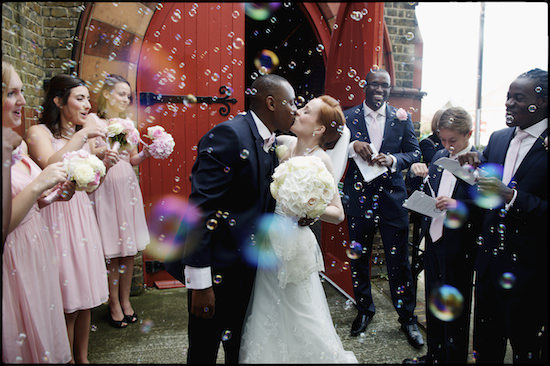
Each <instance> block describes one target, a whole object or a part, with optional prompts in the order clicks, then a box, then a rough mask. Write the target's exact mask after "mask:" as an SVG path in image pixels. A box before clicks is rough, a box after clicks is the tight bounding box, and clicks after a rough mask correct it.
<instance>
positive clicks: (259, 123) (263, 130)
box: [250, 111, 271, 140]
mask: <svg viewBox="0 0 550 366" xmlns="http://www.w3.org/2000/svg"><path fill="white" fill-rule="evenodd" d="M250 114H251V115H252V118H253V119H254V123H256V128H257V129H258V133H259V134H260V136H261V137H262V138H263V139H264V140H265V139H268V138H270V137H271V132H269V128H267V127H266V125H264V123H263V122H262V120H261V119H260V118H259V117H258V116H257V115H256V113H254V112H253V111H250Z"/></svg>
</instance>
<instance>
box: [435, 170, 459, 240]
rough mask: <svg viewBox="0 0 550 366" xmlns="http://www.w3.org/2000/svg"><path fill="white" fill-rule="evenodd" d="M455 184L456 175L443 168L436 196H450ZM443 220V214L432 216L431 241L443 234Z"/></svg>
mask: <svg viewBox="0 0 550 366" xmlns="http://www.w3.org/2000/svg"><path fill="white" fill-rule="evenodd" d="M455 184H456V177H455V176H454V175H453V173H451V172H450V171H448V170H447V169H445V170H443V173H442V174H441V181H440V182H439V189H438V190H437V196H438V197H439V196H446V197H451V196H452V194H453V190H454V188H455ZM444 221H445V215H442V216H439V217H436V218H432V223H431V225H430V236H431V237H432V242H434V243H435V242H436V241H438V240H439V238H441V235H443V223H444Z"/></svg>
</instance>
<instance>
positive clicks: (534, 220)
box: [476, 128, 548, 311]
mask: <svg viewBox="0 0 550 366" xmlns="http://www.w3.org/2000/svg"><path fill="white" fill-rule="evenodd" d="M514 132H515V130H514V128H505V129H503V130H499V131H495V132H494V133H493V134H492V135H491V137H490V139H489V143H488V144H487V147H486V148H485V150H484V151H483V154H482V156H481V161H482V162H484V163H493V164H499V165H501V166H504V160H505V158H506V152H507V150H508V147H509V145H510V141H511V140H512V138H513V136H514ZM547 136H548V129H546V130H545V131H544V132H543V133H542V134H541V135H540V136H539V138H538V139H537V140H536V141H535V143H534V144H533V146H532V147H531V149H530V150H529V152H528V153H527V155H526V156H525V158H524V159H523V161H522V162H521V164H520V165H519V167H518V169H517V171H516V174H515V178H513V179H512V182H510V186H515V189H516V190H517V197H516V200H515V202H514V204H513V206H512V207H511V208H510V211H509V212H508V213H506V214H505V215H503V214H502V212H501V208H502V207H503V206H504V204H503V205H502V206H501V207H497V208H495V209H492V210H487V212H486V214H485V218H484V224H483V228H484V231H483V236H482V237H483V243H482V245H481V247H480V252H479V253H478V259H477V263H476V270H477V271H478V275H479V276H480V278H481V277H483V276H484V275H485V274H486V273H485V272H489V273H488V276H489V277H486V278H488V280H489V281H491V284H490V286H492V285H494V286H499V281H500V277H501V275H502V274H503V273H505V272H509V273H511V274H513V276H514V277H515V283H514V286H513V287H512V289H509V290H507V291H510V292H517V295H520V296H523V295H524V294H526V293H531V295H533V292H534V291H535V292H537V293H543V292H544V293H546V289H547V285H546V284H547V269H546V266H547V263H548V256H547V253H548V249H547V247H548V147H547V146H546V145H545V143H544V139H545V138H546V137H547ZM514 181H515V182H516V183H514ZM501 231H502V234H503V235H501ZM523 291H527V292H526V293H523ZM538 305H541V304H538ZM545 311H546V310H545Z"/></svg>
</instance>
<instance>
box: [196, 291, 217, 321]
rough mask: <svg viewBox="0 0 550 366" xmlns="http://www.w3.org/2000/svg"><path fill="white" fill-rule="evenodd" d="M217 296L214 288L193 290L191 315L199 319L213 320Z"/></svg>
mask: <svg viewBox="0 0 550 366" xmlns="http://www.w3.org/2000/svg"><path fill="white" fill-rule="evenodd" d="M215 304H216V296H215V295H214V289H213V288H212V287H209V288H205V289H204V290H192V292H191V314H193V315H195V316H196V317H198V318H205V319H211V318H213V317H214V312H215V310H216V309H215Z"/></svg>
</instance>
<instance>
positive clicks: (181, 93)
mask: <svg viewBox="0 0 550 366" xmlns="http://www.w3.org/2000/svg"><path fill="white" fill-rule="evenodd" d="M258 4H260V3H223V2H222V3H203V2H196V3H171V2H167V3H150V2H143V3H141V2H116V3H103V2H93V3H88V5H87V7H86V11H85V12H84V13H83V15H82V19H81V22H80V24H79V31H78V38H79V39H80V40H81V43H80V44H79V46H78V47H76V48H75V55H74V56H75V60H76V61H77V70H76V71H77V72H78V74H79V76H81V77H82V78H83V79H84V80H87V81H89V82H90V90H91V91H92V93H91V96H92V106H94V105H95V98H96V95H97V94H96V91H97V90H99V86H100V83H101V81H102V80H103V78H104V74H105V73H119V74H121V75H123V76H125V77H126V78H127V79H128V80H129V81H130V84H131V85H132V86H133V89H134V90H136V98H135V99H136V100H137V101H139V100H140V98H143V99H142V101H143V104H140V103H139V102H138V103H135V104H134V106H133V108H134V113H133V118H134V119H135V120H136V121H137V123H138V127H139V128H140V130H141V132H142V133H146V131H147V127H149V126H152V125H162V126H163V127H165V128H166V129H167V130H168V132H170V133H172V135H173V136H174V137H175V139H176V149H175V150H174V153H173V155H172V156H171V157H170V158H169V159H168V160H164V161H154V160H152V161H148V162H147V163H145V164H142V166H140V185H141V188H142V191H143V193H144V201H145V210H146V213H147V214H149V213H150V210H151V207H152V206H153V205H154V204H155V203H157V202H158V201H159V199H160V198H161V197H162V196H163V195H167V194H172V195H175V196H177V197H180V198H182V199H186V198H187V197H188V195H189V192H190V187H189V183H188V176H189V173H190V171H191V166H192V164H193V162H194V159H195V155H196V152H195V150H194V149H195V145H196V143H197V142H198V139H199V138H200V137H201V136H202V135H203V134H204V133H205V132H206V131H207V130H208V129H209V128H210V127H212V126H213V125H215V124H217V123H219V122H221V121H223V120H225V119H228V118H230V117H231V116H232V115H235V114H236V113H238V112H240V111H244V110H246V102H245V91H246V88H247V87H248V86H250V84H251V83H252V81H253V79H252V77H253V75H254V72H257V73H259V72H258V70H257V69H256V66H255V65H254V60H255V59H256V56H257V55H258V53H259V52H260V51H262V50H264V49H267V50H270V51H272V52H273V54H275V55H277V57H278V59H279V65H278V66H277V71H276V72H277V73H279V74H281V75H283V76H285V77H286V78H287V79H289V81H290V82H291V83H292V84H293V85H294V87H295V89H296V92H297V95H298V96H302V97H303V98H304V101H307V100H309V99H310V98H311V97H313V96H317V95H320V94H322V93H325V92H326V93H329V94H331V95H332V96H334V97H336V98H337V99H340V100H341V102H342V104H343V106H344V108H346V107H348V106H349V105H353V104H355V103H356V102H357V101H356V99H354V100H350V98H349V95H350V91H349V90H348V86H349V87H350V88H351V93H353V94H355V95H356V96H357V99H358V98H359V96H360V92H357V91H355V90H354V89H355V88H360V86H359V83H360V80H355V79H357V78H356V77H355V78H353V79H351V78H350V77H349V73H348V69H349V66H353V67H354V68H355V69H356V71H357V75H361V76H362V75H364V73H365V70H368V68H369V67H371V65H372V64H374V63H377V64H380V61H382V64H386V65H387V67H388V68H389V69H390V73H391V72H392V71H391V64H392V62H391V45H389V43H388V42H387V36H386V35H384V36H382V30H384V23H383V8H384V4H383V3H361V2H357V3H355V2H354V3H295V4H294V3H291V2H284V3H261V4H262V5H258ZM274 4H277V5H274ZM250 6H258V7H260V9H259V10H260V11H262V10H267V11H266V12H264V18H263V19H261V18H255V17H254V15H253V13H247V10H250V9H252V10H254V8H247V7H250ZM262 7H264V9H262ZM265 7H267V9H266V8H265ZM367 10H368V14H369V17H368V18H367V17H364V18H363V21H361V22H358V21H357V19H355V20H354V19H353V16H352V15H353V14H354V13H355V12H357V11H362V12H366V11H367ZM248 14H250V15H248ZM265 14H267V16H265ZM371 16H372V18H371ZM382 39H384V44H382ZM386 43H388V44H386ZM268 54H269V53H268ZM382 54H383V55H384V57H382V59H381V57H380V56H381V55H382ZM386 58H387V59H386ZM348 79H349V80H348ZM222 86H226V87H227V89H225V88H223V89H220V88H221V87H222ZM359 90H360V89H359ZM227 91H229V92H227ZM143 93H145V94H143ZM147 93H149V94H147ZM150 93H152V94H150ZM142 94H143V96H142ZM188 95H193V96H194V97H195V98H197V100H196V102H195V100H194V99H193V98H184V97H185V96H188ZM199 97H202V98H199ZM223 99H225V104H220V102H223ZM230 99H234V103H233V102H229V101H228V100H230ZM184 101H185V102H184ZM348 104H349V105H348ZM222 112H223V114H222ZM346 240H347V226H346V225H345V223H343V224H341V225H330V224H323V226H322V240H320V244H321V247H322V250H323V253H324V256H325V267H326V272H325V274H326V275H327V276H328V277H329V278H330V279H331V280H332V279H334V281H332V282H333V283H334V284H335V285H337V286H338V287H339V288H340V289H342V291H343V292H345V293H347V295H348V297H351V295H350V294H352V291H351V288H352V285H351V276H350V274H349V263H347V256H346V253H345V247H344V246H343V244H344V243H345V242H346ZM144 259H145V262H146V263H145V266H144V267H145V270H146V271H147V269H148V267H150V268H149V269H150V270H151V272H148V273H145V275H146V276H145V277H146V278H145V283H146V284H147V285H148V286H151V285H152V284H153V283H154V282H155V281H163V280H164V279H171V276H169V275H168V274H167V273H166V272H164V271H162V270H161V271H159V272H155V271H156V270H158V269H162V264H161V263H158V262H155V261H154V260H152V259H151V258H147V257H146V256H144Z"/></svg>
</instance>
